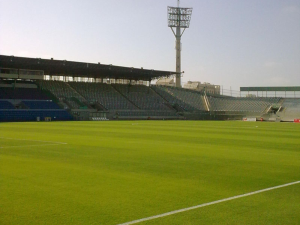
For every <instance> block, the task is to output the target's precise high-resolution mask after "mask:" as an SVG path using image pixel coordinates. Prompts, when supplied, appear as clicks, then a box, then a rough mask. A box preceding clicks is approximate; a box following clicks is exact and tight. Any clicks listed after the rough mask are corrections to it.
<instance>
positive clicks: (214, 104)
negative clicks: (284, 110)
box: [208, 96, 280, 113]
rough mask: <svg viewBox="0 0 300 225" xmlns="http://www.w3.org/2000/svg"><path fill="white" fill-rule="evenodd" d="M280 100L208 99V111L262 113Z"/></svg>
mask: <svg viewBox="0 0 300 225" xmlns="http://www.w3.org/2000/svg"><path fill="white" fill-rule="evenodd" d="M279 100H280V98H230V97H228V98H225V97H219V98H216V97H212V96H210V97H208V101H209V106H210V110H212V111H227V112H233V111H235V112H260V113H262V112H264V110H266V108H268V107H270V106H271V105H272V104H275V103H278V102H279Z"/></svg>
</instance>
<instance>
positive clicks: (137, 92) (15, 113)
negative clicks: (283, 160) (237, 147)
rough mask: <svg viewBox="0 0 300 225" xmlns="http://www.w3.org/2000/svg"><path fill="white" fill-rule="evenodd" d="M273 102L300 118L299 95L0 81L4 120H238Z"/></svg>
mask: <svg viewBox="0 0 300 225" xmlns="http://www.w3.org/2000/svg"><path fill="white" fill-rule="evenodd" d="M274 105H276V107H278V108H280V109H281V110H278V115H279V116H280V117H281V118H285V121H292V120H293V119H295V118H296V117H300V110H299V109H300V100H299V99H282V98H276V97H269V98H267V97H255V98H253V97H252V98H250V97H239V98H237V97H226V96H212V95H210V96H206V94H205V93H202V92H197V91H193V90H186V89H183V88H175V87H167V86H150V87H147V86H144V85H128V84H126V85H125V84H124V85H123V84H104V83H89V82H62V81H46V80H42V81H37V82H36V83H34V82H31V81H27V82H26V81H24V82H23V83H22V81H18V82H12V81H11V80H1V81H0V121H36V120H38V119H39V120H45V119H47V118H51V120H73V119H74V118H75V119H76V120H77V119H78V120H88V119H90V120H98V119H95V118H102V119H99V120H106V117H105V116H92V115H94V114H95V113H102V114H103V113H104V114H103V115H109V116H110V117H111V118H113V119H183V118H187V119H197V118H198V119H204V118H205V119H226V118H232V119H237V118H240V117H241V116H243V115H251V116H258V117H259V116H260V115H265V114H266V115H271V114H272V112H273V111H274V109H273V108H274ZM276 107H275V108H276ZM92 113H94V114H92ZM102 114H101V115H102ZM273 114H274V112H273ZM72 115H73V116H72ZM99 115H100V114H99ZM226 115H228V117H226ZM278 115H277V117H279V116H278ZM103 118H104V119H103Z"/></svg>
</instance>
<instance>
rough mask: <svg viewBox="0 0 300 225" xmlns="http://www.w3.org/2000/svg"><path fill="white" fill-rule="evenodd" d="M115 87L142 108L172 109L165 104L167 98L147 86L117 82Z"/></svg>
mask: <svg viewBox="0 0 300 225" xmlns="http://www.w3.org/2000/svg"><path fill="white" fill-rule="evenodd" d="M114 87H115V88H116V89H117V90H118V91H119V92H120V93H122V94H123V95H124V96H126V97H127V98H128V99H129V100H130V101H132V102H133V103H134V104H135V105H136V106H138V107H139V108H140V109H146V110H171V109H170V108H169V107H168V106H166V105H165V104H164V102H165V100H164V99H163V98H161V97H160V96H159V95H157V94H156V93H155V92H154V91H153V90H152V89H150V88H149V87H147V86H144V85H122V84H115V85H114Z"/></svg>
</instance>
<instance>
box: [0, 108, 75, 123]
mask: <svg viewBox="0 0 300 225" xmlns="http://www.w3.org/2000/svg"><path fill="white" fill-rule="evenodd" d="M38 117H39V118H40V120H41V121H42V120H45V117H51V120H72V119H73V118H72V116H71V115H70V114H69V113H68V112H67V111H65V110H26V109H25V110H18V109H13V110H0V121H1V122H10V121H36V120H37V118H38Z"/></svg>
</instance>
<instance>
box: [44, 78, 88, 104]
mask: <svg viewBox="0 0 300 225" xmlns="http://www.w3.org/2000/svg"><path fill="white" fill-rule="evenodd" d="M39 85H40V87H41V88H42V89H46V90H49V91H50V92H51V93H52V94H53V95H54V96H55V97H57V98H58V99H59V100H60V101H62V102H64V103H65V104H67V105H69V106H70V107H71V108H73V109H79V108H81V107H85V106H86V104H84V102H86V99H84V98H83V97H82V96H81V95H80V94H79V93H77V92H76V91H75V90H74V89H73V88H71V87H70V86H69V84H68V83H66V82H62V81H40V82H39Z"/></svg>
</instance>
